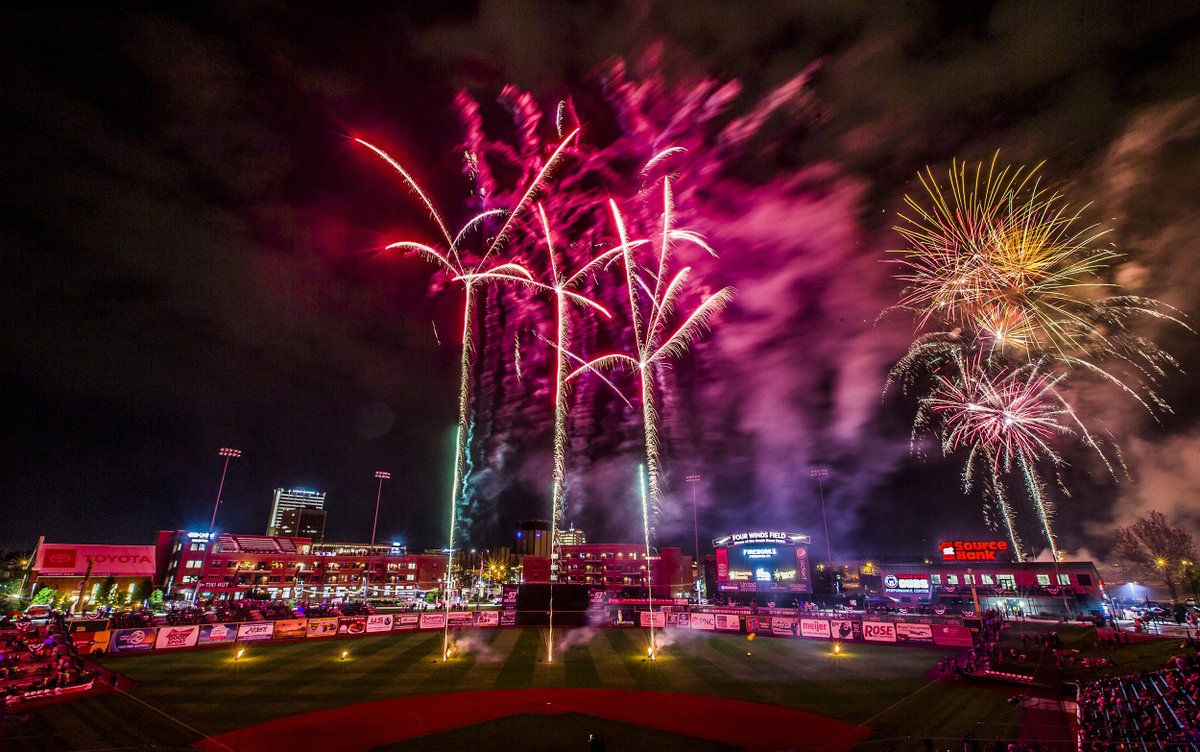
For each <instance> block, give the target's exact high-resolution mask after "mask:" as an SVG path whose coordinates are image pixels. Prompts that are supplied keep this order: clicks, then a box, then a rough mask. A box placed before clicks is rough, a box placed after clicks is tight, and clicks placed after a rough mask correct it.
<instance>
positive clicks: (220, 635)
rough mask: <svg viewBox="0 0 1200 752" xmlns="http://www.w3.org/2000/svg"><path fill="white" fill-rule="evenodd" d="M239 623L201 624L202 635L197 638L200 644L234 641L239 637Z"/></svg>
mask: <svg viewBox="0 0 1200 752" xmlns="http://www.w3.org/2000/svg"><path fill="white" fill-rule="evenodd" d="M237 628H238V625H237V624H201V625H200V637H199V639H197V640H196V642H197V643H199V644H200V645H209V644H212V643H214V642H233V641H234V640H235V639H237Z"/></svg>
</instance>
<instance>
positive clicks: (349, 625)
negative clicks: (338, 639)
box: [337, 616, 367, 635]
mask: <svg viewBox="0 0 1200 752" xmlns="http://www.w3.org/2000/svg"><path fill="white" fill-rule="evenodd" d="M337 633H338V634H340V635H364V634H366V633H367V617H365V616H339V617H338V631H337Z"/></svg>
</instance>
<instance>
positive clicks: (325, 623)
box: [307, 616, 338, 637]
mask: <svg viewBox="0 0 1200 752" xmlns="http://www.w3.org/2000/svg"><path fill="white" fill-rule="evenodd" d="M337 631H338V620H337V617H336V616H321V617H317V618H315V619H309V620H308V631H307V634H308V636H309V637H333V636H334V635H335V634H337Z"/></svg>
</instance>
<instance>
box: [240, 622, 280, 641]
mask: <svg viewBox="0 0 1200 752" xmlns="http://www.w3.org/2000/svg"><path fill="white" fill-rule="evenodd" d="M273 634H275V622H273V621H244V622H242V623H241V624H238V630H237V640H238V642H258V641H260V640H269V639H271V635H273Z"/></svg>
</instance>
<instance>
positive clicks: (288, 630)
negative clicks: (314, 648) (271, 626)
mask: <svg viewBox="0 0 1200 752" xmlns="http://www.w3.org/2000/svg"><path fill="white" fill-rule="evenodd" d="M307 636H308V619H280V620H278V621H276V622H275V639H276V640H299V639H302V638H304V637H307Z"/></svg>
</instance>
